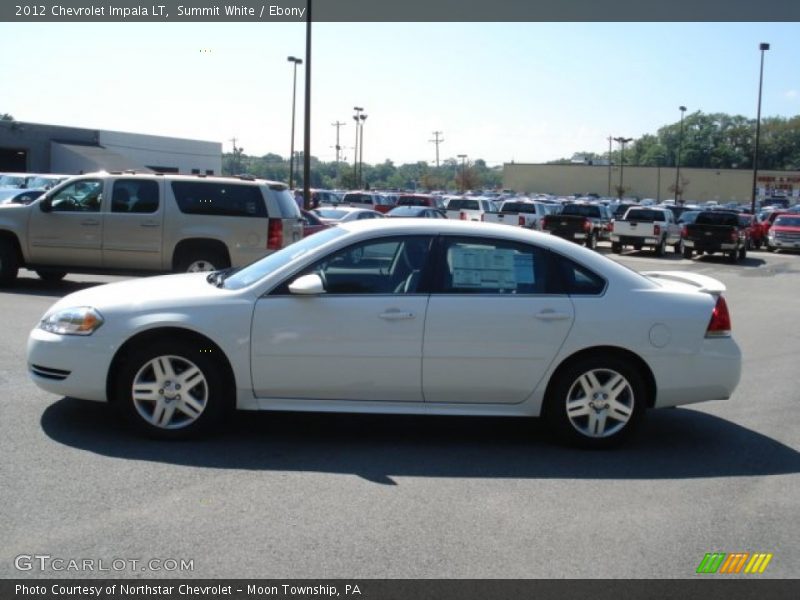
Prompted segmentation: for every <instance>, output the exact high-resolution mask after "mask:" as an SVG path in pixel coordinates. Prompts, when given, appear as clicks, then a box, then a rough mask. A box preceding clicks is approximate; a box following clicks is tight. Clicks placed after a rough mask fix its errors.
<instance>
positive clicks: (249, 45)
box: [0, 22, 800, 166]
mask: <svg viewBox="0 0 800 600" xmlns="http://www.w3.org/2000/svg"><path fill="white" fill-rule="evenodd" d="M760 42H769V43H770V44H771V49H770V50H769V51H768V52H767V53H766V55H765V67H764V89H763V101H762V116H783V117H791V116H795V115H797V114H800V68H798V65H800V23H315V24H314V25H313V30H312V84H311V88H312V127H311V152H312V154H313V155H315V156H317V157H319V158H320V159H322V160H326V161H327V160H334V158H335V156H336V152H335V144H336V128H335V127H334V126H333V125H332V124H333V123H335V122H336V121H341V122H345V123H346V125H344V126H342V127H341V129H340V135H341V138H340V144H341V146H343V155H344V157H345V158H346V159H347V160H348V161H352V159H353V145H354V142H355V140H354V137H355V128H354V121H353V118H352V117H353V107H354V106H361V107H364V113H365V114H366V115H367V119H366V122H365V127H364V155H363V159H364V162H367V163H373V164H374V163H379V162H383V161H384V160H386V159H389V160H392V161H393V162H394V163H395V164H402V163H406V162H416V161H428V162H429V163H431V164H435V160H436V148H435V145H434V144H433V143H432V142H430V140H432V139H434V134H433V132H434V131H440V132H442V134H441V136H440V137H442V138H443V140H444V141H443V142H442V143H441V144H440V146H439V153H440V159H441V160H445V159H447V158H455V157H456V156H457V155H459V154H466V155H467V156H468V157H469V158H468V159H469V160H474V159H477V158H482V159H484V160H485V161H486V162H487V163H488V164H489V165H492V166H493V165H499V164H502V163H504V162H511V161H514V162H518V163H525V162H532V163H536V162H546V161H548V160H554V159H557V158H561V157H570V156H572V154H573V153H575V152H579V151H593V152H598V153H602V152H605V151H607V150H608V141H607V138H608V136H609V135H612V136H615V137H616V136H624V137H633V138H638V137H640V136H642V135H643V134H647V133H656V131H657V129H658V128H659V127H661V126H663V125H666V124H669V123H674V122H677V121H678V120H679V119H680V112H679V109H678V107H679V106H680V105H684V106H686V107H687V115H688V114H691V113H692V112H695V111H702V112H704V113H711V112H724V113H729V114H741V115H744V116H747V117H750V118H755V115H756V105H757V100H758V75H759V61H760V52H759V50H758V45H759V43H760ZM304 52H305V26H304V24H294V23H174V22H166V23H163V22H162V23H154V24H148V23H79V24H75V23H70V24H67V23H0V56H3V57H4V60H3V68H2V71H1V72H0V73H2V75H0V76H1V77H2V80H3V85H2V88H0V113H10V114H11V115H13V117H14V118H15V119H17V120H20V121H29V122H34V123H46V124H53V125H65V126H74V127H87V128H96V129H107V130H115V131H126V132H135V133H145V134H152V135H164V136H175V137H185V138H191V139H200V140H210V141H216V142H221V143H222V144H223V149H224V150H225V151H227V152H229V151H230V150H231V149H232V142H231V140H232V139H233V138H234V137H235V138H236V140H237V142H236V143H237V146H239V147H240V148H243V149H244V153H245V154H247V155H258V156H260V155H264V154H266V153H269V152H272V153H275V154H280V155H281V156H288V154H289V147H290V131H291V129H290V128H291V108H292V64H291V63H289V62H288V61H287V57H288V56H289V55H294V56H298V57H301V58H304V59H305V56H304ZM303 68H304V66H301V67H299V68H298V71H297V80H298V81H297V125H296V142H295V148H296V149H302V144H303V126H302V117H303V111H304V105H303V94H304V92H303V79H304V72H303Z"/></svg>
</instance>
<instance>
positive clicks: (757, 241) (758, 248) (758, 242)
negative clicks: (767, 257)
mask: <svg viewBox="0 0 800 600" xmlns="http://www.w3.org/2000/svg"><path fill="white" fill-rule="evenodd" d="M762 244H763V242H762V241H761V240H756V241H755V242H753V246H754V247H755V249H756V250H761V245H762Z"/></svg>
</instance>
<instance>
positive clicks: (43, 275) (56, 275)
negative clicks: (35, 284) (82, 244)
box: [36, 270, 67, 283]
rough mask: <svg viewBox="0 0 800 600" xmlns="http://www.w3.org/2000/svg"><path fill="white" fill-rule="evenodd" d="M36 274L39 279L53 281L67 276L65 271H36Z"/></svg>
mask: <svg viewBox="0 0 800 600" xmlns="http://www.w3.org/2000/svg"><path fill="white" fill-rule="evenodd" d="M36 274H37V275H38V276H39V279H41V280H42V281H48V282H51V283H54V282H56V281H61V280H62V279H64V277H66V276H67V272H66V271H44V270H42V271H36Z"/></svg>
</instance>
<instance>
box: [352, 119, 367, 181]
mask: <svg viewBox="0 0 800 600" xmlns="http://www.w3.org/2000/svg"><path fill="white" fill-rule="evenodd" d="M353 110H354V111H356V114H354V115H353V120H354V121H355V122H356V143H355V146H354V148H353V189H354V190H357V189H358V123H359V118H358V117H359V115H360V114H361V113H362V112H363V110H364V108H363V107H361V106H354V107H353Z"/></svg>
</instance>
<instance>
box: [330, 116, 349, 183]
mask: <svg viewBox="0 0 800 600" xmlns="http://www.w3.org/2000/svg"><path fill="white" fill-rule="evenodd" d="M331 125H332V126H333V127H336V181H337V183H338V182H339V159H340V157H341V150H342V147H341V146H340V145H339V128H340V127H343V126H344V125H347V123H345V122H343V121H336V123H331Z"/></svg>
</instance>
